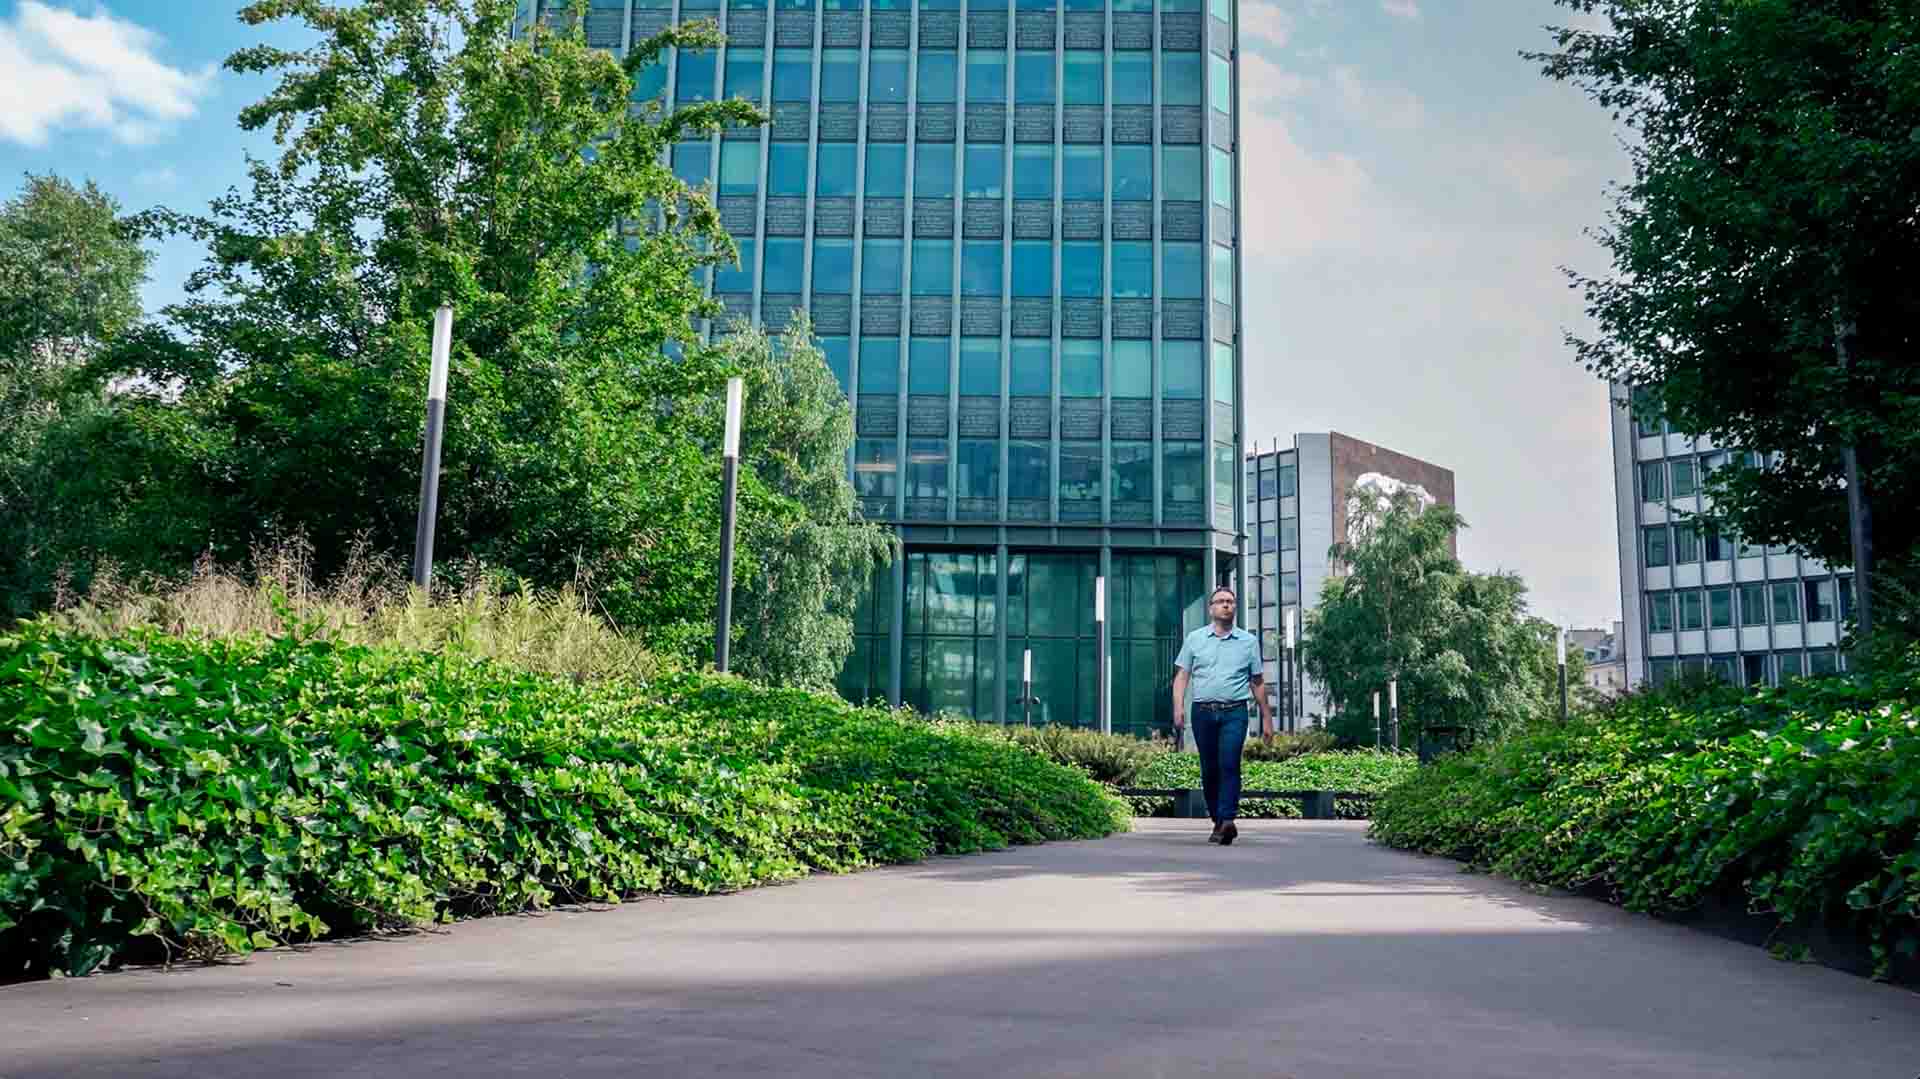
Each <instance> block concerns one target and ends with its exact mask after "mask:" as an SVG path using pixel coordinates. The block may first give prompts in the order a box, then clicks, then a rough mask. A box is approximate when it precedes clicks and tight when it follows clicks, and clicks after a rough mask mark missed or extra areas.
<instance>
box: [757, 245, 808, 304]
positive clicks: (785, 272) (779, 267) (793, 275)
mask: <svg viewBox="0 0 1920 1079" xmlns="http://www.w3.org/2000/svg"><path fill="white" fill-rule="evenodd" d="M766 245H767V261H766V268H765V269H764V270H762V271H761V272H763V273H765V274H766V282H765V284H763V285H762V286H761V288H762V290H763V291H766V292H799V291H800V285H801V282H802V281H803V280H804V279H805V276H806V269H807V242H806V241H805V240H801V239H797V238H791V237H775V238H773V239H769V240H767V241H766Z"/></svg>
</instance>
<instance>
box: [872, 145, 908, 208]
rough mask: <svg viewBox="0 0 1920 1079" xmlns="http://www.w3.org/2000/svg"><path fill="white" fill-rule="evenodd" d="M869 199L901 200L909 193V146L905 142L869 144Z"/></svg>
mask: <svg viewBox="0 0 1920 1079" xmlns="http://www.w3.org/2000/svg"><path fill="white" fill-rule="evenodd" d="M866 188H867V197H868V198H890V199H897V198H901V197H903V196H904V195H906V193H907V145H906V143H903V142H896V143H884V142H870V143H868V144H867V177H866Z"/></svg>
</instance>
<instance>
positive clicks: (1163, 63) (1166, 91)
mask: <svg viewBox="0 0 1920 1079" xmlns="http://www.w3.org/2000/svg"><path fill="white" fill-rule="evenodd" d="M1200 64H1201V56H1200V54H1199V53H1197V52H1170V51H1169V52H1162V53H1161V54H1160V82H1159V86H1160V94H1161V97H1162V100H1164V101H1165V102H1166V103H1167V104H1169V105H1198V104H1200V98H1201V94H1202V92H1203V87H1204V85H1205V81H1204V80H1205V74H1204V72H1202V70H1201V67H1200Z"/></svg>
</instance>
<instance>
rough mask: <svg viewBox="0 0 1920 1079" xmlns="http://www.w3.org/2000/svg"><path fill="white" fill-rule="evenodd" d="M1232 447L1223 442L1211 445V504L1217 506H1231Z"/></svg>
mask: <svg viewBox="0 0 1920 1079" xmlns="http://www.w3.org/2000/svg"><path fill="white" fill-rule="evenodd" d="M1233 465H1234V461H1233V447H1232V446H1230V445H1228V444H1226V443H1225V442H1216V443H1214V444H1213V502H1214V505H1217V506H1231V505H1233V474H1234V471H1235V469H1234V467H1233Z"/></svg>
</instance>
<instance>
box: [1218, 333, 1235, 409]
mask: <svg viewBox="0 0 1920 1079" xmlns="http://www.w3.org/2000/svg"><path fill="white" fill-rule="evenodd" d="M1233 390H1234V378H1233V346H1232V345H1229V344H1225V343H1222V342H1220V341H1215V342H1214V343H1213V399H1214V400H1215V401H1218V402H1220V403H1221V404H1223V405H1230V404H1233Z"/></svg>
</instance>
